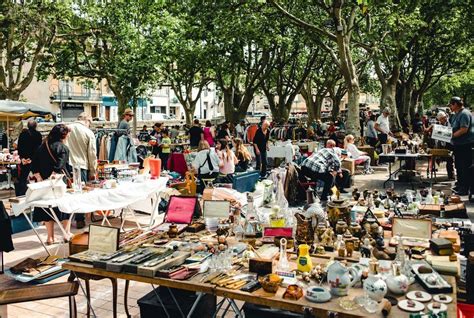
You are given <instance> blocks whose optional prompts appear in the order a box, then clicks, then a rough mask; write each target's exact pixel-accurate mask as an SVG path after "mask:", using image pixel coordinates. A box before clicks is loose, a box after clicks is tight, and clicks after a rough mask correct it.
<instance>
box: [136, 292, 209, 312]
mask: <svg viewBox="0 0 474 318" xmlns="http://www.w3.org/2000/svg"><path fill="white" fill-rule="evenodd" d="M169 290H171V291H172V292H173V295H174V297H175V298H176V302H177V303H178V304H179V305H180V306H181V309H182V311H183V313H184V315H185V316H186V315H187V314H188V312H189V311H190V310H191V307H192V305H193V303H194V301H195V300H196V298H197V296H196V293H194V292H190V291H186V290H180V289H174V288H170V289H168V288H167V287H158V288H156V289H155V290H154V291H151V292H149V293H148V294H146V295H145V296H143V297H142V298H140V299H138V300H137V303H138V307H139V308H140V317H142V318H155V317H166V313H165V311H164V310H163V307H162V305H161V303H160V302H159V301H158V299H157V298H156V294H155V292H156V293H157V294H158V295H160V298H161V300H162V302H163V304H164V306H165V308H166V311H167V312H168V314H169V316H170V317H181V313H180V312H179V309H178V307H176V303H175V301H174V300H173V298H172V297H171V294H170V292H169ZM214 308H216V296H214V295H209V294H205V295H204V296H203V297H202V298H201V300H200V301H199V303H198V304H197V306H196V309H195V310H194V312H193V314H192V315H191V317H192V318H211V317H212V315H213V314H214V310H213V309H214Z"/></svg>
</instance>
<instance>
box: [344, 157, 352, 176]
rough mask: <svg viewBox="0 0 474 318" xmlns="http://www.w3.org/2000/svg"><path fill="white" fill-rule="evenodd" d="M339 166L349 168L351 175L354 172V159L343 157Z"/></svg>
mask: <svg viewBox="0 0 474 318" xmlns="http://www.w3.org/2000/svg"><path fill="white" fill-rule="evenodd" d="M341 167H342V168H344V169H347V170H349V173H350V174H351V175H354V174H355V160H354V159H351V158H345V159H344V160H342V162H341Z"/></svg>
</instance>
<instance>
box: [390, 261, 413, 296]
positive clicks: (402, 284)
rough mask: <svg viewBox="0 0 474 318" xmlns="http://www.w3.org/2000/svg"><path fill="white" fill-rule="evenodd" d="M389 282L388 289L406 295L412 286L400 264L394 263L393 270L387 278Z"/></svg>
mask: <svg viewBox="0 0 474 318" xmlns="http://www.w3.org/2000/svg"><path fill="white" fill-rule="evenodd" d="M385 282H386V283H387V287H388V290H389V291H390V292H391V293H394V294H398V295H404V294H406V292H407V291H408V287H410V281H409V280H408V277H406V276H405V275H403V274H401V273H400V265H398V264H394V265H393V272H392V274H390V275H389V276H388V277H387V279H386V280H385Z"/></svg>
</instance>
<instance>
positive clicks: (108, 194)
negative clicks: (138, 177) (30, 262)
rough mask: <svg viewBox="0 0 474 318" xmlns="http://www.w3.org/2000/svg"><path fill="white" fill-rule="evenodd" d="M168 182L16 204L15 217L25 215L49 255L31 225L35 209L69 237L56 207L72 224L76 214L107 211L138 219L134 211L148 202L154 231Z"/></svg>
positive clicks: (126, 185)
mask: <svg viewBox="0 0 474 318" xmlns="http://www.w3.org/2000/svg"><path fill="white" fill-rule="evenodd" d="M167 182H168V178H165V177H161V178H159V179H157V180H148V181H145V182H120V183H119V184H118V186H117V187H116V188H112V189H96V190H92V191H89V192H82V193H66V194H65V195H64V196H62V197H60V198H57V199H50V200H38V201H34V202H23V203H20V204H13V205H12V208H13V212H14V214H15V216H18V215H20V214H22V213H23V214H24V215H25V219H26V220H27V221H28V222H29V224H30V226H31V228H32V229H33V231H34V232H35V234H36V236H37V237H38V239H39V240H40V242H41V243H42V244H43V247H44V248H45V250H46V251H47V252H48V254H49V251H48V249H47V248H46V246H45V244H44V242H43V241H42V240H41V238H40V236H39V234H38V232H37V231H36V230H35V228H34V226H33V224H32V223H31V220H30V219H29V217H28V216H27V215H26V213H27V211H28V210H29V209H31V208H35V207H37V208H42V209H44V210H45V211H46V212H47V213H48V214H50V216H51V217H52V218H53V220H54V221H55V222H56V223H57V224H58V226H59V228H60V230H61V232H62V233H63V235H64V236H65V237H67V236H68V233H69V228H67V229H64V228H63V226H62V224H61V222H60V221H59V220H58V218H57V217H56V214H55V213H54V212H53V208H56V207H57V208H58V209H59V210H60V211H61V212H63V213H67V214H70V217H69V221H71V220H72V218H73V217H74V214H76V213H90V212H95V211H100V210H102V211H105V210H121V209H125V210H126V211H128V212H129V213H130V214H132V215H133V216H135V214H134V212H133V210H134V209H137V210H142V207H143V203H144V202H145V201H146V203H148V204H149V206H150V212H151V217H150V227H151V226H152V225H153V221H154V218H155V216H156V213H157V210H158V209H157V207H158V204H159V201H160V200H159V193H160V191H162V190H163V189H165V188H166V183H167ZM125 217H126V215H123V221H122V226H121V227H122V228H123V225H124V222H125ZM70 224H71V223H70V222H69V225H70ZM137 224H138V223H137Z"/></svg>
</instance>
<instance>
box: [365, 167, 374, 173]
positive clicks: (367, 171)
mask: <svg viewBox="0 0 474 318" xmlns="http://www.w3.org/2000/svg"><path fill="white" fill-rule="evenodd" d="M364 174H374V170H373V169H372V168H369V169H367V170H365V171H364Z"/></svg>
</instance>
